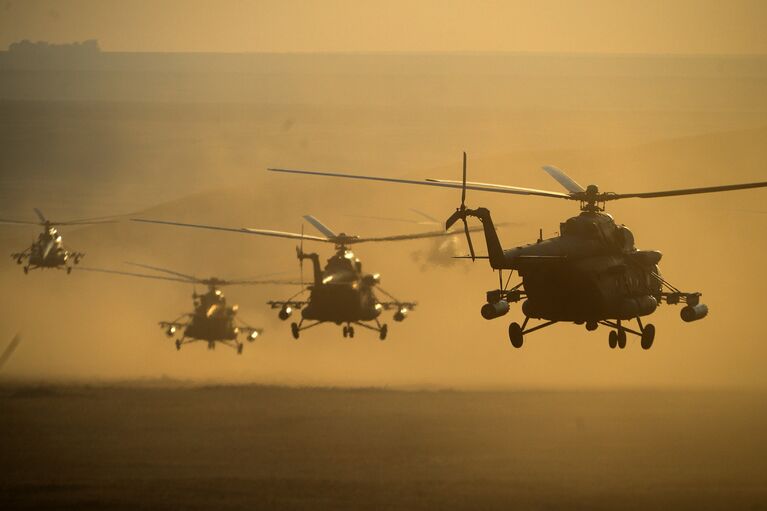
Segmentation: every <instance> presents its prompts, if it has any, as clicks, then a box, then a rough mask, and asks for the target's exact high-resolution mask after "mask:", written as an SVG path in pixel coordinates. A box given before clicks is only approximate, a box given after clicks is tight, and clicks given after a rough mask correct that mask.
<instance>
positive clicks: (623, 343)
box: [617, 328, 626, 349]
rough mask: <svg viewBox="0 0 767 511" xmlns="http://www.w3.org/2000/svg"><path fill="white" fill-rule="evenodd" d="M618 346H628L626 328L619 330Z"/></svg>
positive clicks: (621, 347)
mask: <svg viewBox="0 0 767 511" xmlns="http://www.w3.org/2000/svg"><path fill="white" fill-rule="evenodd" d="M617 335H618V347H619V348H620V349H624V348H625V347H626V331H625V330H624V329H622V328H621V329H620V330H618V333H617Z"/></svg>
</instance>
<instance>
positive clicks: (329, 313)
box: [131, 215, 452, 341]
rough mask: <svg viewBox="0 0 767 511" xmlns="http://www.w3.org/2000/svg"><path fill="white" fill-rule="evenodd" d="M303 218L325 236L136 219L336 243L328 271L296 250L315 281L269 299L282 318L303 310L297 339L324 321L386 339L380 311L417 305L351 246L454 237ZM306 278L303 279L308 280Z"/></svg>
mask: <svg viewBox="0 0 767 511" xmlns="http://www.w3.org/2000/svg"><path fill="white" fill-rule="evenodd" d="M304 218H305V219H306V220H307V221H308V222H309V223H310V224H312V225H313V226H314V227H315V228H316V229H317V230H318V231H319V232H320V233H322V236H312V235H306V234H303V233H300V234H299V233H292V232H282V231H271V230H265V229H250V228H230V227H216V226H210V225H199V224H186V223H180V222H167V221H162V220H147V219H141V218H133V219H131V220H133V221H136V222H148V223H155V224H166V225H175V226H181V227H194V228H200V229H214V230H221V231H233V232H239V233H244V234H256V235H261V236H275V237H278V238H290V239H298V240H302V241H303V240H306V241H319V242H325V243H332V244H333V245H334V246H335V253H334V254H333V255H332V256H331V257H330V258H329V259H328V260H327V262H326V263H325V267H324V269H323V268H322V267H321V265H320V256H319V255H318V254H316V253H305V252H304V251H303V244H302V245H301V246H299V247H298V248H297V250H296V252H297V256H298V259H299V261H301V263H302V264H303V261H304V260H307V259H308V260H309V261H311V262H312V268H313V272H314V280H313V282H312V283H311V284H309V285H307V286H303V285H302V287H301V291H299V292H298V293H297V294H295V295H293V296H292V297H290V298H288V299H287V300H282V301H270V302H268V304H269V305H270V306H271V307H272V308H273V309H279V318H280V319H282V320H283V321H285V320H287V319H288V318H289V317H290V316H291V315H292V314H293V311H294V310H297V309H302V310H301V320H300V322H298V323H292V324H291V332H292V334H293V337H294V338H295V339H298V337H299V335H300V332H301V331H302V330H306V329H309V328H313V327H315V326H317V325H320V324H322V323H335V324H337V325H344V327H343V330H342V333H343V336H344V337H354V325H358V326H361V327H363V328H367V329H369V330H373V331H375V332H378V336H379V339H381V340H382V341H383V340H384V339H386V336H387V334H388V332H389V328H388V326H387V325H386V324H381V322H380V321H379V316H380V315H381V313H382V312H383V311H384V310H394V311H395V312H394V318H393V319H394V320H395V321H404V320H405V318H406V316H407V314H408V312H409V311H410V310H412V309H413V308H414V307H415V306H416V303H415V302H412V301H400V300H398V299H396V298H395V297H394V296H392V295H391V294H390V293H388V292H386V291H385V290H383V289H382V288H381V286H380V275H379V274H377V273H375V274H370V273H363V271H362V263H361V262H360V260H359V259H358V258H357V256H355V254H354V252H352V251H351V250H350V247H351V245H355V244H357V243H364V242H373V241H402V240H414V239H422V238H434V237H442V236H451V235H452V233H449V232H445V231H442V230H440V231H431V232H422V233H417V234H400V235H395V236H382V237H360V236H354V235H349V234H344V233H341V234H336V233H335V232H334V231H333V230H331V229H330V228H329V227H327V226H326V225H324V224H323V223H322V222H320V221H319V220H317V219H316V218H314V217H313V216H310V215H306V216H304ZM301 280H302V281H303V279H301ZM374 290H378V291H380V292H381V293H382V294H384V295H386V296H387V297H388V298H389V300H388V301H380V300H379V299H378V298H377V297H376V294H375V292H374ZM306 294H308V296H307V297H306V298H305V299H302V298H301V296H303V295H306ZM305 321H308V322H309V324H308V325H304V322H305Z"/></svg>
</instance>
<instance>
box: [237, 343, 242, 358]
mask: <svg viewBox="0 0 767 511" xmlns="http://www.w3.org/2000/svg"><path fill="white" fill-rule="evenodd" d="M237 354H238V355H242V344H238V345H237Z"/></svg>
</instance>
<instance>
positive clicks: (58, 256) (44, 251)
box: [0, 208, 116, 273]
mask: <svg viewBox="0 0 767 511" xmlns="http://www.w3.org/2000/svg"><path fill="white" fill-rule="evenodd" d="M34 210H35V213H37V217H38V218H39V219H40V220H39V221H38V222H29V221H24V220H7V219H0V223H2V224H26V225H42V226H43V232H41V233H40V235H39V236H38V237H37V240H35V241H34V242H32V245H30V246H29V248H27V249H25V250H24V251H22V252H17V253H14V254H11V257H12V258H13V259H15V260H16V262H17V263H18V264H22V263H23V262H24V261H25V260H26V261H27V264H26V265H25V266H24V273H29V270H30V269H35V268H55V269H66V270H67V273H71V272H72V266H73V265H75V264H78V263H79V262H80V260H81V259H82V258H83V257H84V256H85V254H84V253H82V252H70V251H69V250H67V249H65V248H64V244H63V241H62V238H61V234H60V233H59V231H58V229H56V227H55V226H61V225H88V224H105V223H113V222H116V220H115V217H98V218H84V219H80V220H69V221H67V222H54V221H52V220H48V219H47V218H45V216H44V215H43V213H42V212H41V211H40V210H39V209H37V208H34Z"/></svg>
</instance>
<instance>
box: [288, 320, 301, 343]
mask: <svg viewBox="0 0 767 511" xmlns="http://www.w3.org/2000/svg"><path fill="white" fill-rule="evenodd" d="M299 332H300V330H299V328H298V323H291V324H290V333H292V334H293V339H298V335H299Z"/></svg>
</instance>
